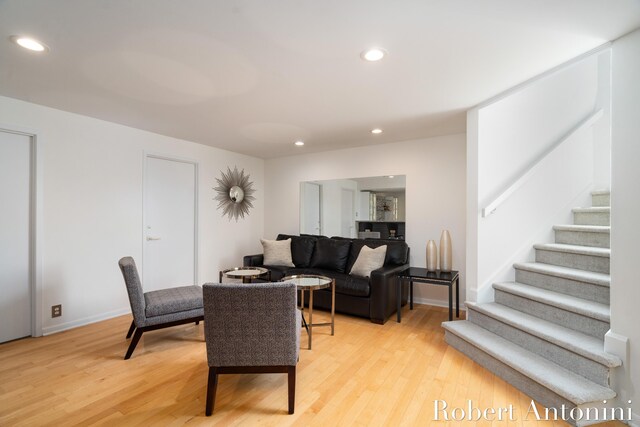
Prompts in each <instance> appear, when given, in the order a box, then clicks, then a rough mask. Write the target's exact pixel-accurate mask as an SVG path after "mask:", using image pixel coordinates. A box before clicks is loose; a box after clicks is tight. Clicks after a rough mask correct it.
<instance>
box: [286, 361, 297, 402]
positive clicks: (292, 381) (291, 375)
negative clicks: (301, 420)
mask: <svg viewBox="0 0 640 427" xmlns="http://www.w3.org/2000/svg"><path fill="white" fill-rule="evenodd" d="M287 374H288V375H287V376H288V379H289V413H290V414H293V411H294V410H295V406H296V367H295V366H289V368H288V369H287Z"/></svg>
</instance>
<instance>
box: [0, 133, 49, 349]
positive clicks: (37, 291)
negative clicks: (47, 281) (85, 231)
mask: <svg viewBox="0 0 640 427" xmlns="http://www.w3.org/2000/svg"><path fill="white" fill-rule="evenodd" d="M0 132H6V133H12V134H16V135H24V136H27V137H29V139H30V141H31V142H30V147H29V148H30V150H29V157H30V159H29V169H30V170H29V193H30V194H29V292H30V300H31V336H32V337H39V336H42V320H43V311H42V310H43V308H42V304H43V303H42V241H43V235H44V234H43V215H42V213H43V209H42V206H43V204H42V200H43V197H42V196H43V195H42V188H43V185H42V184H43V173H42V165H43V159H42V151H43V144H42V138H41V136H40V132H39V131H38V130H37V129H33V128H27V127H23V126H15V125H10V124H4V123H0Z"/></svg>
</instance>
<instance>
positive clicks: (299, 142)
mask: <svg viewBox="0 0 640 427" xmlns="http://www.w3.org/2000/svg"><path fill="white" fill-rule="evenodd" d="M294 144H295V145H297V146H298V147H302V146H303V145H304V142H303V141H296V142H294Z"/></svg>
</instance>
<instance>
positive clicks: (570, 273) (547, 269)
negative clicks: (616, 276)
mask: <svg viewBox="0 0 640 427" xmlns="http://www.w3.org/2000/svg"><path fill="white" fill-rule="evenodd" d="M513 266H514V268H516V269H519V270H526V271H531V272H534V273H540V274H546V275H548V276H555V277H561V278H563V279H569V280H577V281H579V282H586V283H591V284H594V285H598V286H606V287H607V288H608V287H610V285H611V276H609V275H608V274H604V273H595V272H592V271H587V270H579V269H576V268H569V267H561V266H559V265H553V264H544V263H541V262H523V263H520V262H517V263H515V264H513Z"/></svg>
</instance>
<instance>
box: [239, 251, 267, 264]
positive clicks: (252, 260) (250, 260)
mask: <svg viewBox="0 0 640 427" xmlns="http://www.w3.org/2000/svg"><path fill="white" fill-rule="evenodd" d="M263 262H264V255H263V254H257V255H247V256H245V257H244V258H243V259H242V266H243V267H260V266H261V265H262V263H263Z"/></svg>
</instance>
